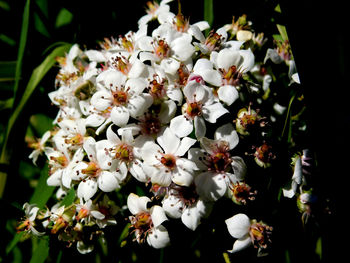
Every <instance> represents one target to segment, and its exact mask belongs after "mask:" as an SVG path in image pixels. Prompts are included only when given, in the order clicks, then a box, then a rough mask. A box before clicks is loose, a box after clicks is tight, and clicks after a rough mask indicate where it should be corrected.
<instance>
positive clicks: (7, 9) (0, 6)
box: [0, 1, 11, 11]
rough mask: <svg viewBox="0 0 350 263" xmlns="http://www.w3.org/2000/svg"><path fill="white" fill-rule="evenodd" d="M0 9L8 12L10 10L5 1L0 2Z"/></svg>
mask: <svg viewBox="0 0 350 263" xmlns="http://www.w3.org/2000/svg"><path fill="white" fill-rule="evenodd" d="M0 8H2V9H4V10H5V11H10V10H11V8H10V6H9V4H8V3H6V2H5V1H0Z"/></svg>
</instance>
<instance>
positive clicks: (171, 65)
mask: <svg viewBox="0 0 350 263" xmlns="http://www.w3.org/2000/svg"><path fill="white" fill-rule="evenodd" d="M160 66H161V67H162V69H163V70H164V71H165V72H166V73H168V74H170V75H174V74H176V72H177V70H178V69H179V67H180V62H179V61H177V60H175V59H173V58H165V59H163V60H162V61H161V62H160Z"/></svg>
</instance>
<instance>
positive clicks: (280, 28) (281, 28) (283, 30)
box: [277, 24, 288, 41]
mask: <svg viewBox="0 0 350 263" xmlns="http://www.w3.org/2000/svg"><path fill="white" fill-rule="evenodd" d="M277 29H278V32H279V33H280V35H281V37H282V39H283V41H286V40H288V35H287V30H286V27H285V26H282V25H279V24H277Z"/></svg>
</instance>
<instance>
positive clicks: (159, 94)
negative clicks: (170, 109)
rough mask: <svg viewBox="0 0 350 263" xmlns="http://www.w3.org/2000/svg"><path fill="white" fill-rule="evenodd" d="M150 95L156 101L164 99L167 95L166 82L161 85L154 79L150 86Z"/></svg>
mask: <svg viewBox="0 0 350 263" xmlns="http://www.w3.org/2000/svg"><path fill="white" fill-rule="evenodd" d="M149 93H150V94H151V95H152V97H153V98H155V99H160V98H163V97H164V96H165V95H166V90H165V86H164V81H162V82H161V83H159V82H158V81H157V80H156V79H153V80H152V81H151V82H150V85H149Z"/></svg>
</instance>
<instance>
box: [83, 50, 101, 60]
mask: <svg viewBox="0 0 350 263" xmlns="http://www.w3.org/2000/svg"><path fill="white" fill-rule="evenodd" d="M84 53H85V55H87V57H88V58H89V60H90V61H96V62H105V61H106V57H105V56H104V55H103V53H102V52H100V51H97V50H86V51H85V52H84Z"/></svg>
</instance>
